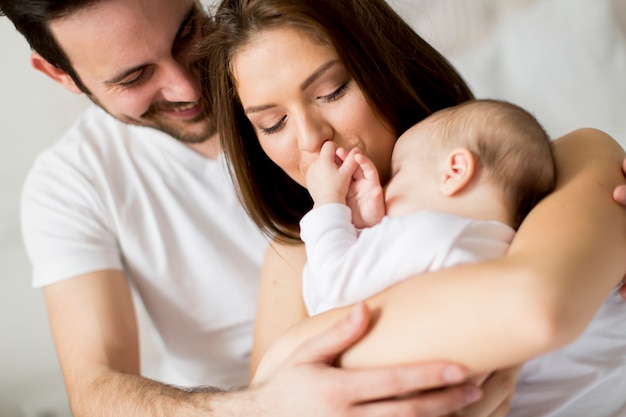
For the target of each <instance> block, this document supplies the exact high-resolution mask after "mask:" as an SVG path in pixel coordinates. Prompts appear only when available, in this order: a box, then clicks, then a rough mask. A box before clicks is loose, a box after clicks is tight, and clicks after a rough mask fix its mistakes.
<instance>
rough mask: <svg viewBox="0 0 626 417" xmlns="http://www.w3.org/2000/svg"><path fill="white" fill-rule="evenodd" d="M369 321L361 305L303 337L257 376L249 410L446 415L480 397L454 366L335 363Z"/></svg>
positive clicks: (365, 416) (276, 414)
mask: <svg viewBox="0 0 626 417" xmlns="http://www.w3.org/2000/svg"><path fill="white" fill-rule="evenodd" d="M368 321H369V312H368V310H367V308H366V307H365V305H358V306H356V307H355V308H354V309H353V310H352V312H351V313H350V314H349V315H348V316H347V317H345V318H343V319H342V320H340V321H339V322H337V323H336V324H335V325H334V326H333V327H332V328H330V329H328V330H326V331H324V332H323V333H322V334H320V335H318V336H315V337H313V338H311V339H309V340H308V341H306V342H304V343H303V344H302V345H301V346H300V347H299V348H298V349H296V351H295V352H294V353H293V354H292V355H291V356H290V357H289V358H288V359H287V360H286V361H285V362H284V363H283V364H282V365H281V366H279V367H278V368H277V369H276V370H275V371H274V372H273V373H272V374H271V375H269V376H268V377H267V379H264V380H263V381H259V380H258V379H257V376H255V379H254V380H253V381H252V384H251V388H250V389H249V393H250V394H251V395H253V403H254V410H253V411H254V412H251V413H248V414H247V415H257V416H265V415H268V416H270V415H271V416H272V417H280V416H289V417H291V416H293V415H298V416H300V417H306V416H312V417H318V416H327V417H340V416H359V417H378V416H381V417H382V416H389V415H394V416H407V417H408V416H421V417H439V416H441V417H443V416H446V415H449V414H450V413H453V412H455V411H457V410H460V409H462V408H463V407H465V406H466V405H468V404H470V403H473V402H475V401H476V400H478V398H479V397H480V395H481V391H480V389H478V388H476V387H474V386H472V385H470V384H465V383H462V382H463V380H464V379H465V376H466V375H465V372H464V371H463V370H462V369H460V368H459V367H457V366H454V365H449V364H442V363H433V364H422V365H407V366H396V367H388V368H379V369H371V370H345V369H339V368H336V367H333V366H332V363H333V362H334V361H335V359H336V357H337V356H338V355H340V354H341V353H342V352H343V351H344V350H345V349H347V348H348V347H350V346H351V345H352V344H353V343H355V342H356V341H357V340H358V339H359V338H360V337H361V336H362V335H363V334H364V333H365V330H366V328H367V324H368ZM421 391H423V393H421V394H419V392H421ZM416 393H418V394H416ZM474 415H476V416H478V414H474ZM487 416H488V414H485V417H487ZM494 416H495V415H494ZM481 417H482V416H481Z"/></svg>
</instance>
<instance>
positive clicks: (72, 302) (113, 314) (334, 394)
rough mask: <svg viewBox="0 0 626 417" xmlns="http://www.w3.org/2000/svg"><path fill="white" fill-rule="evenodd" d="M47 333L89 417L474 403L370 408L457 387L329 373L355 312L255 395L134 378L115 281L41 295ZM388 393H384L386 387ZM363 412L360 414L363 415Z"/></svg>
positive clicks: (134, 361) (432, 373) (81, 283)
mask: <svg viewBox="0 0 626 417" xmlns="http://www.w3.org/2000/svg"><path fill="white" fill-rule="evenodd" d="M45 297H46V303H47V306H48V312H49V317H50V324H51V327H52V333H53V337H54V341H55V344H56V348H57V353H58V357H59V360H60V362H61V368H62V370H63V374H64V377H65V382H66V386H67V390H68V394H69V398H70V403H71V406H72V411H73V413H74V415H75V416H77V417H85V416H89V417H90V416H129V417H132V416H142V417H143V416H155V417H156V416H159V417H161V416H163V417H165V416H167V417H175V416H185V417H194V416H205V417H206V416H220V417H227V416H259V417H261V416H268V417H280V416H285V417H287V416H293V415H294V413H297V414H298V415H299V416H311V417H317V416H320V415H323V416H336V417H340V416H348V415H354V414H355V413H356V412H357V409H358V410H359V411H358V412H359V415H362V416H368V415H371V416H378V415H388V413H390V412H393V413H399V412H401V413H403V414H402V415H415V414H416V413H417V412H420V413H423V414H420V415H424V416H428V417H437V416H444V415H447V414H449V413H450V412H452V411H454V410H456V409H458V408H460V407H463V406H464V405H466V404H468V403H471V402H473V401H474V400H475V399H477V397H478V392H477V390H476V389H474V388H471V387H469V386H466V385H459V386H457V387H455V388H453V389H450V390H448V391H446V392H443V393H441V392H437V393H433V394H432V395H430V396H427V397H425V398H424V399H423V400H422V401H420V402H416V401H415V400H414V399H410V398H407V399H404V400H402V401H381V402H372V403H371V404H370V406H369V407H368V406H366V405H365V404H363V402H364V401H366V400H368V399H380V398H384V397H386V396H389V395H394V394H396V393H402V392H404V393H407V392H411V391H413V390H415V389H416V387H426V386H440V385H443V384H454V383H458V382H460V381H461V379H462V378H463V376H464V375H463V372H462V371H461V370H460V369H458V368H457V367H451V366H447V365H445V364H433V365H430V366H429V367H428V368H420V369H419V370H418V369H411V368H409V367H405V368H396V369H388V370H378V371H374V372H362V371H359V372H350V371H344V370H340V369H337V368H334V367H332V366H331V365H330V363H331V362H332V361H334V358H335V357H336V356H337V355H338V354H339V353H340V352H341V351H343V350H345V349H346V348H347V347H348V346H349V345H351V344H352V343H354V341H355V340H357V339H358V338H359V337H360V336H361V335H362V334H363V332H364V331H365V328H366V327H367V315H366V314H364V312H363V311H360V312H359V311H357V312H356V314H352V315H351V316H350V317H348V318H344V319H343V320H339V321H338V323H337V324H336V325H335V326H334V327H332V328H331V329H330V330H329V331H327V332H325V333H323V334H321V335H319V336H317V337H314V338H312V339H310V340H308V341H307V342H306V343H305V344H304V345H303V347H302V348H299V349H296V353H295V354H294V357H293V358H290V360H288V361H286V362H285V363H284V364H283V365H282V366H281V369H280V370H279V371H278V372H276V374H275V375H273V377H272V378H270V379H269V380H268V381H266V382H264V383H262V384H259V385H258V386H255V387H253V388H251V389H247V390H242V391H232V392H220V391H219V390H217V389H213V388H210V387H206V388H205V387H200V388H196V389H189V390H186V389H179V388H176V387H173V386H168V385H165V384H161V383H159V382H156V381H152V380H149V379H146V378H143V377H141V376H140V375H139V372H140V369H139V368H140V365H139V364H140V361H139V345H138V332H137V322H136V319H135V314H134V309H133V303H132V298H131V292H130V289H129V286H128V284H127V281H126V279H125V277H124V275H123V273H122V272H121V271H101V272H94V273H89V274H85V275H81V276H78V277H75V278H72V279H69V280H67V281H64V282H60V283H57V284H53V285H51V286H49V287H46V289H45ZM390 381H391V383H390V384H386V383H387V382H390ZM361 412H362V413H361Z"/></svg>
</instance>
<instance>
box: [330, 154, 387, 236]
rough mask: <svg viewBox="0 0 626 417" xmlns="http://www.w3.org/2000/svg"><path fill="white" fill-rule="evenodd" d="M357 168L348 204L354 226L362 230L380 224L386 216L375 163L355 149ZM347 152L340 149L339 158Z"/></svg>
mask: <svg viewBox="0 0 626 417" xmlns="http://www.w3.org/2000/svg"><path fill="white" fill-rule="evenodd" d="M353 152H354V161H355V163H356V164H357V166H358V167H357V168H356V169H355V170H354V173H353V174H352V182H351V183H350V186H349V188H348V194H347V197H346V204H347V205H348V207H350V210H352V224H354V226H355V227H357V228H359V229H362V228H364V227H371V226H374V225H375V224H378V223H380V221H381V219H382V218H383V216H384V215H385V203H384V201H383V189H382V187H381V185H380V179H379V178H378V171H377V170H376V166H375V165H374V163H373V162H372V161H371V160H370V159H369V158H368V157H367V156H365V155H363V154H362V153H360V152H359V151H358V150H357V151H356V152H355V150H354V149H353V150H352V151H350V154H352V153H353ZM344 153H345V150H343V149H342V148H339V149H338V150H337V156H338V157H339V158H342V157H343V156H344V155H343V154H344Z"/></svg>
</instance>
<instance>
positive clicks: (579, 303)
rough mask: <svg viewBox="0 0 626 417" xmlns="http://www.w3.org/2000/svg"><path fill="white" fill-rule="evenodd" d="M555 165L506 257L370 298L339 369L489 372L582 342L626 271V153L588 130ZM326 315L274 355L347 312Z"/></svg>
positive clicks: (559, 147) (563, 146)
mask: <svg viewBox="0 0 626 417" xmlns="http://www.w3.org/2000/svg"><path fill="white" fill-rule="evenodd" d="M556 156H557V165H558V169H559V172H558V175H559V179H558V185H557V189H556V190H555V192H554V193H552V194H551V195H550V196H548V197H547V198H546V199H544V200H543V201H542V202H541V203H540V204H539V205H538V206H537V207H536V208H535V209H534V210H533V211H532V212H531V213H530V214H529V216H528V217H527V219H526V220H525V221H524V223H523V225H522V227H521V228H520V230H519V232H518V233H517V235H516V237H515V239H514V241H513V243H512V245H511V248H510V250H509V252H508V254H507V255H506V256H505V257H503V258H502V259H498V260H495V261H490V262H485V263H481V264H475V265H465V266H460V267H455V268H451V269H448V270H442V271H438V272H435V273H429V274H423V275H420V276H419V277H414V278H412V279H408V280H406V281H404V282H402V283H400V284H397V285H395V286H393V287H391V288H389V289H388V290H386V291H385V292H383V293H381V294H379V295H377V296H375V297H373V298H372V299H370V300H369V301H368V305H369V306H370V309H372V311H373V312H374V313H375V314H376V315H378V320H377V323H376V324H375V325H374V326H373V328H372V330H371V331H370V332H369V333H368V335H367V336H366V337H365V338H364V339H363V340H362V341H360V342H359V343H358V344H356V345H355V346H354V347H353V348H352V349H350V350H349V351H347V352H346V353H345V354H344V355H343V358H342V361H341V364H342V365H343V366H346V367H365V366H379V365H388V364H392V363H406V362H415V361H427V360H447V361H452V362H457V363H461V364H463V365H464V366H466V367H468V368H469V369H470V370H472V371H475V372H488V371H490V370H492V369H498V368H502V367H506V366H509V365H511V364H515V363H521V362H523V361H525V360H527V359H529V358H531V357H534V356H536V355H539V354H542V353H544V352H547V351H550V350H553V349H556V348H559V347H561V346H563V345H565V344H567V343H569V342H571V341H573V340H574V339H575V338H576V337H578V336H579V335H580V333H581V332H582V331H583V329H584V328H585V327H586V326H587V324H588V323H589V321H590V320H591V319H592V317H593V315H594V313H595V312H596V310H597V309H598V308H599V307H600V305H601V304H602V303H603V301H604V300H605V299H606V297H607V296H608V294H609V293H610V292H611V290H612V289H614V288H615V286H616V285H617V284H618V283H619V281H620V280H621V279H622V277H623V274H624V271H626V257H625V256H624V253H625V251H626V213H625V212H624V210H623V208H622V207H620V206H619V205H618V204H616V203H615V202H614V201H613V200H612V198H611V196H612V193H613V190H614V189H615V188H616V187H617V186H618V185H620V184H623V182H624V176H623V173H622V171H621V166H622V161H623V159H624V152H623V150H622V149H621V147H620V146H619V145H618V144H617V143H616V142H615V141H614V140H612V139H611V138H610V137H609V136H607V135H606V134H604V133H602V132H600V131H597V130H593V129H581V130H577V131H575V132H572V133H570V134H568V135H566V136H565V137H563V138H561V139H559V140H558V141H557V142H556ZM329 313H330V314H324V315H321V316H316V317H313V318H311V319H309V320H306V321H305V322H303V323H301V324H299V325H298V326H295V327H294V328H293V329H292V330H290V332H289V334H288V335H287V337H286V338H285V339H281V340H282V341H281V342H280V343H279V344H278V346H277V347H276V348H274V347H273V348H272V351H273V355H274V356H277V357H279V356H281V355H285V354H286V353H287V352H288V351H290V350H291V349H292V347H293V346H294V345H295V344H297V343H298V341H300V340H302V339H304V338H306V337H307V336H308V335H309V334H311V333H310V332H313V333H314V332H318V331H319V330H320V329H322V328H325V327H327V326H328V323H329V321H327V320H330V322H332V321H333V320H335V317H336V315H337V314H341V311H332V312H329ZM281 345H282V346H281ZM275 351H278V352H279V353H274V352H275ZM281 351H282V353H280V352H281Z"/></svg>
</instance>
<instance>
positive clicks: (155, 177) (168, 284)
mask: <svg viewBox="0 0 626 417" xmlns="http://www.w3.org/2000/svg"><path fill="white" fill-rule="evenodd" d="M22 229H23V235H24V240H25V243H26V248H27V252H28V254H29V257H30V259H31V262H32V264H33V270H34V272H33V274H34V275H33V285H34V286H35V287H42V286H46V285H49V284H52V283H55V282H59V281H62V280H64V279H67V278H70V277H74V276H77V275H80V274H84V273H87V272H91V271H97V270H104V269H120V270H124V272H125V273H126V276H127V277H128V279H129V281H130V283H131V285H132V287H133V288H134V290H135V291H136V294H138V295H139V297H140V298H141V299H142V301H143V304H144V306H145V308H146V311H147V312H148V314H149V315H150V318H151V320H152V322H153V324H154V326H155V328H156V330H157V331H158V333H159V334H160V340H159V341H158V342H157V344H160V347H161V348H162V349H163V351H164V352H163V354H164V356H165V361H164V363H163V369H162V373H161V376H160V379H162V380H163V381H165V382H168V383H171V384H176V385H182V386H197V385H212V386H224V387H229V386H238V385H242V384H245V383H246V381H247V376H248V359H249V354H250V348H251V343H252V337H251V335H252V327H253V319H254V314H255V308H256V299H257V291H258V278H259V273H260V266H261V263H262V261H263V256H264V253H265V249H266V247H267V239H266V238H265V237H263V236H262V235H261V233H260V232H259V231H258V229H257V228H256V227H255V226H254V225H253V223H252V221H251V220H250V219H249V218H248V216H247V215H246V214H245V212H244V210H243V209H242V207H241V205H240V203H239V202H238V199H237V197H236V195H235V192H234V188H233V186H232V183H231V182H230V179H229V176H228V173H227V170H226V166H225V163H224V160H223V158H219V159H217V160H211V159H208V158H205V157H203V156H201V155H200V154H199V153H196V152H195V151H193V150H192V149H191V148H189V147H187V146H185V145H183V144H181V143H179V142H177V141H176V140H174V139H172V138H171V137H169V136H168V135H166V134H164V133H161V132H159V131H157V130H154V129H151V128H144V127H137V126H129V125H125V124H123V123H120V122H118V121H116V120H115V119H113V118H112V117H111V116H109V115H108V114H106V113H105V112H104V111H102V110H101V109H99V108H96V107H93V108H91V109H89V110H88V111H87V112H86V113H85V115H84V116H83V117H82V118H81V119H80V120H79V121H78V122H77V123H76V124H75V125H74V126H73V127H72V128H71V129H70V130H69V132H68V133H67V134H66V135H65V136H64V137H63V139H62V140H61V141H60V142H58V143H57V144H56V145H54V146H53V147H52V148H51V149H49V150H46V151H45V152H43V153H42V154H41V155H40V156H39V157H38V158H37V160H36V162H35V164H34V167H33V168H32V170H31V172H30V173H29V175H28V177H27V180H26V184H25V187H24V191H23V199H22Z"/></svg>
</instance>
